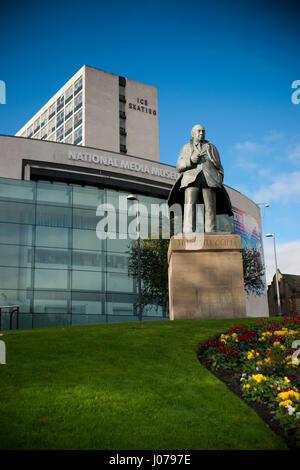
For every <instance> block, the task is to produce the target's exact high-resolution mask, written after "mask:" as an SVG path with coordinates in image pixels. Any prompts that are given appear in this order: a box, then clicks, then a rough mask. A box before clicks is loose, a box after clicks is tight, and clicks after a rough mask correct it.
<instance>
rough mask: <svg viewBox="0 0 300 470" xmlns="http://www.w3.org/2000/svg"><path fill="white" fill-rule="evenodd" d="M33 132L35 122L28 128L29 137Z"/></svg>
mask: <svg viewBox="0 0 300 470" xmlns="http://www.w3.org/2000/svg"><path fill="white" fill-rule="evenodd" d="M32 134H33V124H32V125H31V126H29V127H28V129H27V137H31V136H32Z"/></svg>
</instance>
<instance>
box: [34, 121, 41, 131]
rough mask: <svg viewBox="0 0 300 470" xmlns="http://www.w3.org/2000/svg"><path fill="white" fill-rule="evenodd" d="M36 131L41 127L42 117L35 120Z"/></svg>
mask: <svg viewBox="0 0 300 470" xmlns="http://www.w3.org/2000/svg"><path fill="white" fill-rule="evenodd" d="M33 128H34V132H36V131H37V130H38V129H39V128H40V118H37V119H36V120H35V121H34V126H33Z"/></svg>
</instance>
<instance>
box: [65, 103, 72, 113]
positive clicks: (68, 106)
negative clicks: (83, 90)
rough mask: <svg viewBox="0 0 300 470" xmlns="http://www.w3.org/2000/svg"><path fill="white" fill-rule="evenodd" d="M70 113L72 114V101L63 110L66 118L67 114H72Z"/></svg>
mask: <svg viewBox="0 0 300 470" xmlns="http://www.w3.org/2000/svg"><path fill="white" fill-rule="evenodd" d="M72 112H73V101H72V102H71V103H69V104H67V106H66V109H65V114H66V116H69V114H72Z"/></svg>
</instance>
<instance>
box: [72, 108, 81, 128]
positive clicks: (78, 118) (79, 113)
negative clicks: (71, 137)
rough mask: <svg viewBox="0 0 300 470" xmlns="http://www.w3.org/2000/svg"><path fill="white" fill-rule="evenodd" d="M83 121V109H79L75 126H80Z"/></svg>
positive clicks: (75, 118) (75, 117)
mask: <svg viewBox="0 0 300 470" xmlns="http://www.w3.org/2000/svg"><path fill="white" fill-rule="evenodd" d="M81 122H82V111H79V112H78V113H77V114H75V116H74V127H77V126H79V124H81Z"/></svg>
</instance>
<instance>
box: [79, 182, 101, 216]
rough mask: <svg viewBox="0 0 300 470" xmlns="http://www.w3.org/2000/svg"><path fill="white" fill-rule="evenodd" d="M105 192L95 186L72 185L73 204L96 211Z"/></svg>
mask: <svg viewBox="0 0 300 470" xmlns="http://www.w3.org/2000/svg"><path fill="white" fill-rule="evenodd" d="M104 196H105V192H104V190H103V189H98V188H95V187H87V186H85V187H82V186H73V206H81V207H86V208H89V209H93V210H94V211H96V209H97V207H98V206H99V204H103V203H104Z"/></svg>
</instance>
